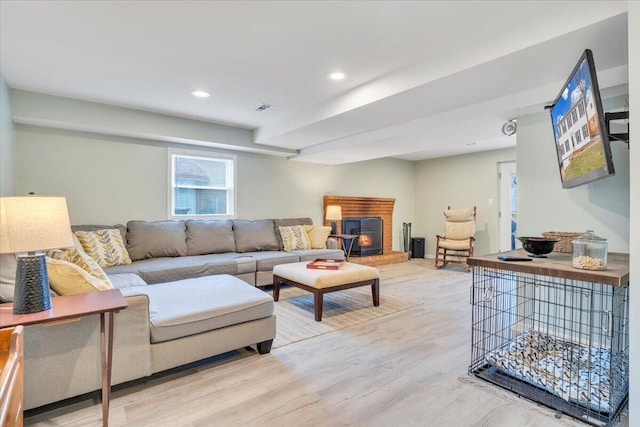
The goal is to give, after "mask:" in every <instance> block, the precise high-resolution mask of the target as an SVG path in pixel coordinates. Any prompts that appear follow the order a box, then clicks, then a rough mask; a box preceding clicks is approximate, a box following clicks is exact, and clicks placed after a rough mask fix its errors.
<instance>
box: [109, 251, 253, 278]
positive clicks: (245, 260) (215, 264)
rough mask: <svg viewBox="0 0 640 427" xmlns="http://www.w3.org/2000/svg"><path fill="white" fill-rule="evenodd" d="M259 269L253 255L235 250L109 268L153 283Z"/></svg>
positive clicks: (155, 259)
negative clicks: (245, 254) (251, 256)
mask: <svg viewBox="0 0 640 427" xmlns="http://www.w3.org/2000/svg"><path fill="white" fill-rule="evenodd" d="M255 269H256V262H255V260H254V259H253V258H250V257H246V256H244V255H241V254H237V253H235V252H227V253H223V254H209V255H194V256H189V257H176V258H173V257H161V258H151V259H144V260H140V261H136V262H134V263H133V264H129V265H118V266H116V267H111V268H107V269H105V272H106V273H107V274H108V275H109V276H111V275H112V274H123V273H133V274H137V275H138V276H140V277H141V278H142V279H143V280H144V281H145V282H147V283H149V284H154V283H163V282H173V281H176V280H181V279H190V278H193V277H202V276H208V275H211V274H233V275H236V274H243V273H252V272H254V271H255Z"/></svg>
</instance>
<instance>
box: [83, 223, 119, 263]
mask: <svg viewBox="0 0 640 427" xmlns="http://www.w3.org/2000/svg"><path fill="white" fill-rule="evenodd" d="M74 234H75V236H76V237H77V238H78V240H79V241H80V244H81V245H82V249H83V250H84V252H85V253H86V254H87V255H89V256H90V257H91V258H93V259H94V260H96V261H97V262H98V264H99V265H100V267H113V266H114V265H120V264H131V258H130V257H129V253H128V252H127V248H126V247H125V245H124V241H123V240H122V235H121V234H120V232H119V231H118V230H116V229H113V228H111V229H105V230H96V231H76V232H75V233H74Z"/></svg>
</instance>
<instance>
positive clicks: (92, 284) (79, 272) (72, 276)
mask: <svg viewBox="0 0 640 427" xmlns="http://www.w3.org/2000/svg"><path fill="white" fill-rule="evenodd" d="M46 260H47V275H48V276H49V284H50V285H51V289H53V290H54V291H56V293H57V294H58V295H73V294H83V293H87V292H95V291H106V290H108V289H113V285H112V284H111V282H109V281H108V280H101V279H99V278H97V277H95V276H92V275H91V274H89V273H87V272H86V271H85V270H83V269H82V268H80V267H79V266H77V265H76V264H73V263H70V262H68V261H63V260H59V259H54V258H50V257H46Z"/></svg>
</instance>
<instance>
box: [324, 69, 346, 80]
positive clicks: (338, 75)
mask: <svg viewBox="0 0 640 427" xmlns="http://www.w3.org/2000/svg"><path fill="white" fill-rule="evenodd" d="M327 77H329V79H330V80H344V79H346V78H347V73H345V72H342V71H334V72H332V73H329V75H328V76H327Z"/></svg>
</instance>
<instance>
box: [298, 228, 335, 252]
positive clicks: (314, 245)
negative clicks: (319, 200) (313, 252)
mask: <svg viewBox="0 0 640 427" xmlns="http://www.w3.org/2000/svg"><path fill="white" fill-rule="evenodd" d="M304 228H305V230H306V231H307V234H308V235H309V240H310V241H311V249H327V239H328V238H329V234H331V227H329V226H324V225H305V226H304Z"/></svg>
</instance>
